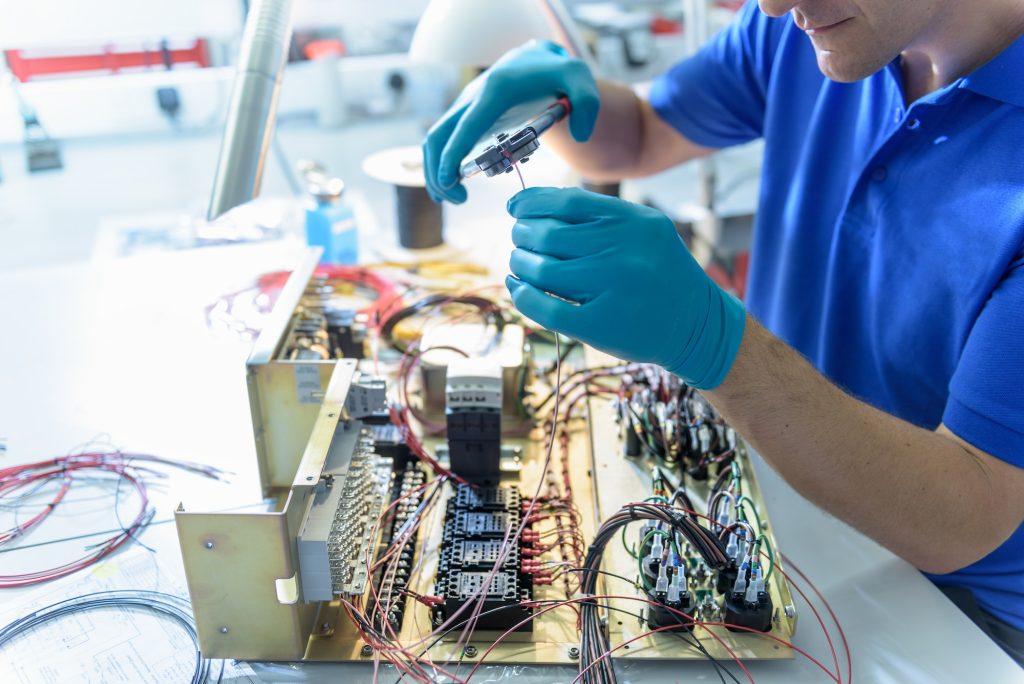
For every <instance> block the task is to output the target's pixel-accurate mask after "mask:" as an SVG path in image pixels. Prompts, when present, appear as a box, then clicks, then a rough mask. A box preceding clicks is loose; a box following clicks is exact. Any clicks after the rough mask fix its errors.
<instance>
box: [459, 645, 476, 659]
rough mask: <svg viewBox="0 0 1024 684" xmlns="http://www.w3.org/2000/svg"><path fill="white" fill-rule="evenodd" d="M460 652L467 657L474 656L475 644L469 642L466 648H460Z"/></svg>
mask: <svg viewBox="0 0 1024 684" xmlns="http://www.w3.org/2000/svg"><path fill="white" fill-rule="evenodd" d="M462 653H463V655H465V656H466V657H467V658H476V646H473V645H472V644H470V645H469V646H466V648H464V649H462Z"/></svg>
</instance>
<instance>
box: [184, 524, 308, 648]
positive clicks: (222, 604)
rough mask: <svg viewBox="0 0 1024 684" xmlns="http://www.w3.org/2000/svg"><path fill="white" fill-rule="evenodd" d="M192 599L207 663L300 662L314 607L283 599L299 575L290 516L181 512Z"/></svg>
mask: <svg viewBox="0 0 1024 684" xmlns="http://www.w3.org/2000/svg"><path fill="white" fill-rule="evenodd" d="M174 517H175V522H176V524H177V527H178V540H179V542H180V544H181V552H182V557H183V559H184V562H185V573H186V575H187V577H188V590H189V596H190V597H191V599H192V611H193V614H194V615H195V621H196V628H197V630H198V632H199V642H200V645H201V648H202V651H203V654H204V655H205V656H207V657H209V658H244V659H256V660H260V659H281V660H295V659H299V658H301V657H302V654H303V652H304V651H305V647H306V641H307V639H308V637H309V634H310V630H311V628H312V620H313V618H314V617H315V611H316V607H315V606H313V605H304V604H301V603H293V604H282V603H280V602H279V601H278V596H277V587H276V584H275V581H276V580H279V579H287V578H290V577H293V576H294V575H295V572H296V568H295V566H294V564H293V563H292V551H291V546H292V544H293V541H292V539H291V538H290V536H289V534H288V529H287V524H286V521H285V515H284V513H189V512H187V511H183V510H181V509H180V508H179V510H178V511H177V512H176V513H175V516H174Z"/></svg>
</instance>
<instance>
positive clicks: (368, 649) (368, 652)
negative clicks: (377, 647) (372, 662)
mask: <svg viewBox="0 0 1024 684" xmlns="http://www.w3.org/2000/svg"><path fill="white" fill-rule="evenodd" d="M359 655H361V656H363V657H364V658H368V657H369V656H372V655H373V647H372V646H370V644H363V647H362V648H361V649H359Z"/></svg>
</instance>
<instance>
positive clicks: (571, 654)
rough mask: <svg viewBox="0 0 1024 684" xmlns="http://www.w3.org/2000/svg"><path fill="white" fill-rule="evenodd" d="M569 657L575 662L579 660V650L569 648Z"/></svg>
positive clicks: (573, 647) (572, 647)
mask: <svg viewBox="0 0 1024 684" xmlns="http://www.w3.org/2000/svg"><path fill="white" fill-rule="evenodd" d="M569 657H570V658H572V659H573V660H576V659H577V658H579V657H580V649H578V648H576V647H575V646H570V647H569Z"/></svg>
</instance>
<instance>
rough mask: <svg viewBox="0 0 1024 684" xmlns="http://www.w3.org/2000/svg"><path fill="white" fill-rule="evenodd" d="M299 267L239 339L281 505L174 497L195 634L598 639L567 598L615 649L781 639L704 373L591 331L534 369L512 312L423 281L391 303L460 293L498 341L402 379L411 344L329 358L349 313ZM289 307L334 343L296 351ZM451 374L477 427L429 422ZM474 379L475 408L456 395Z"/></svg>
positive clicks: (576, 651) (775, 570) (264, 467)
mask: <svg viewBox="0 0 1024 684" xmlns="http://www.w3.org/2000/svg"><path fill="white" fill-rule="evenodd" d="M312 268H313V266H312V265H310V266H308V267H307V268H306V269H304V270H301V271H300V272H297V273H296V274H294V275H293V280H294V281H295V283H296V284H295V286H294V287H293V280H289V283H288V286H287V287H286V288H285V291H284V292H283V293H282V295H281V296H282V299H283V300H284V301H283V302H282V303H281V304H282V305H283V306H284V311H283V313H282V312H279V311H278V310H277V309H275V312H274V319H273V320H274V321H276V322H275V323H274V326H276V327H272V328H270V329H265V330H264V333H263V334H262V335H261V337H260V340H259V341H258V342H257V345H256V347H255V349H254V354H253V358H252V359H251V360H250V375H249V382H250V386H249V387H250V400H251V405H252V409H253V419H254V431H255V436H256V444H257V457H258V462H259V465H260V475H261V482H262V483H263V485H264V490H265V493H267V494H268V495H274V496H276V497H277V502H278V503H277V506H276V508H275V509H274V510H272V511H270V512H265V513H263V512H260V513H254V512H232V513H223V512H203V511H185V510H179V511H178V513H177V515H176V519H177V525H178V532H179V539H180V541H181V546H182V553H183V557H184V562H185V568H186V574H187V577H188V583H189V591H190V593H191V595H192V599H193V610H194V614H195V618H196V623H197V630H198V633H199V639H200V643H201V646H202V649H203V652H204V653H205V654H207V655H208V656H210V657H226V658H237V659H247V660H309V661H356V662H359V661H362V662H373V661H374V660H375V659H376V658H377V657H379V656H380V654H381V653H382V651H385V650H388V649H391V650H394V651H398V652H401V653H402V654H403V655H402V657H403V658H404V657H408V656H409V655H410V654H415V656H414V657H415V658H420V659H427V660H429V661H431V662H434V663H452V662H457V663H459V665H458V667H460V668H461V667H463V665H464V664H465V663H467V662H477V663H478V662H481V661H486V662H488V663H505V664H559V663H561V664H569V663H575V662H582V661H583V660H584V657H590V658H591V659H592V658H593V655H594V651H584V653H583V654H582V655H581V648H582V647H583V642H584V641H586V639H583V638H581V630H580V614H581V613H584V614H587V615H590V614H592V613H593V611H595V610H597V611H598V612H599V614H600V632H601V639H602V649H603V651H609V650H610V651H612V652H613V654H614V657H615V658H616V659H619V658H627V659H640V660H642V659H659V660H660V659H667V660H690V659H693V660H698V659H706V658H714V659H721V660H732V659H733V658H734V657H735V658H742V659H782V658H792V657H794V651H793V650H792V649H791V648H790V647H789V646H788V642H789V641H790V640H791V638H792V635H793V634H794V632H795V629H796V611H795V609H794V604H793V599H792V596H791V594H790V589H789V586H788V583H787V581H786V578H785V573H784V572H783V568H782V565H781V563H780V557H781V554H780V553H779V551H778V549H777V545H776V540H775V537H774V531H773V528H772V526H771V520H770V517H769V515H768V511H767V510H766V509H765V506H764V500H763V498H762V496H761V492H760V489H759V487H758V483H757V477H756V472H755V471H754V469H753V467H752V464H751V459H750V454H749V453H748V451H747V448H746V446H745V444H744V443H743V441H742V439H740V438H739V437H738V436H737V435H736V434H735V433H734V432H733V431H732V429H731V428H730V427H729V426H727V425H726V424H725V423H724V421H722V420H721V419H720V418H719V417H718V416H717V414H715V412H714V410H713V409H712V408H711V407H710V405H709V404H707V402H706V401H705V400H704V399H703V398H702V397H701V396H700V395H699V393H696V392H694V391H693V390H691V389H690V388H687V387H686V386H685V385H683V384H682V383H681V382H680V381H679V379H678V378H675V377H674V376H671V375H670V374H668V373H667V372H665V371H663V370H661V369H658V368H656V367H653V366H644V365H639V364H624V363H622V362H619V361H617V360H615V359H611V358H609V357H606V356H604V355H601V354H599V353H597V352H594V351H593V350H589V349H588V350H585V353H583V354H580V353H577V354H576V355H575V356H564V355H563V358H564V360H565V363H564V364H563V365H562V367H561V368H560V376H561V378H562V382H561V383H556V382H554V380H555V374H554V367H553V366H552V367H551V369H550V370H548V371H545V372H543V373H535V372H534V369H533V367H532V366H533V364H534V363H535V362H534V361H533V360H532V354H531V353H528V352H527V349H528V347H529V343H528V342H527V341H526V340H525V338H524V328H523V327H520V326H518V325H514V324H510V323H509V322H508V321H505V320H503V316H504V314H502V313H501V312H500V310H498V312H497V313H495V310H496V308H497V305H495V304H492V303H490V301H489V300H486V299H482V298H480V297H478V296H475V295H473V296H448V295H438V294H429V295H427V296H426V297H424V298H423V299H421V300H420V301H419V302H414V303H412V304H409V305H407V306H405V308H397V307H395V308H396V310H397V313H392V321H393V320H394V319H395V318H401V317H402V316H405V315H416V314H418V313H420V312H423V311H430V310H431V307H436V306H438V305H449V304H452V303H455V304H458V305H460V306H462V307H463V311H462V312H458V313H457V315H453V316H450V317H449V320H452V321H463V320H464V319H465V317H466V315H467V314H466V311H467V310H468V311H469V312H470V313H472V314H473V315H476V316H483V318H484V321H483V324H482V327H481V328H479V330H480V331H481V333H480V334H483V335H484V336H488V335H492V336H494V340H493V342H490V343H488V348H489V349H492V350H497V351H498V353H496V354H495V355H494V356H493V363H492V364H491V365H492V366H493V372H491V375H490V376H488V377H490V378H491V380H492V381H493V382H492V384H491V385H488V386H487V387H486V388H485V387H484V385H482V384H479V383H480V382H482V381H481V380H480V379H479V378H475V377H471V376H472V373H470V375H467V376H465V377H466V384H464V385H463V386H461V389H459V388H455V389H454V390H453V386H452V377H453V375H452V372H451V370H452V366H450V365H449V366H448V373H447V380H445V371H444V368H445V367H444V366H443V365H436V366H435V365H432V364H428V363H427V362H426V361H424V362H423V364H422V368H421V369H420V370H421V371H422V375H421V376H417V377H420V381H419V383H418V385H417V386H413V387H412V388H410V387H409V386H407V385H404V384H403V382H405V381H407V380H408V378H410V377H413V376H414V374H412V373H411V372H410V371H411V367H410V366H409V365H408V363H407V362H408V359H409V358H411V357H410V355H409V353H408V350H407V349H406V348H405V346H404V345H405V344H407V343H403V345H402V346H401V348H399V349H398V351H399V352H400V354H401V360H400V362H399V363H397V364H394V363H392V364H390V365H388V364H384V363H382V364H380V367H381V368H383V369H384V372H382V373H379V375H378V376H377V377H370V376H371V374H374V375H376V374H377V373H378V370H377V369H378V364H377V363H376V362H371V361H369V360H364V361H362V362H360V361H357V360H354V359H349V358H343V357H345V356H346V355H347V354H348V353H354V354H357V355H358V354H359V353H361V352H360V348H358V347H356V348H355V349H354V350H353V349H348V350H344V349H342V347H343V345H342V344H341V343H340V342H337V341H336V340H341V339H348V338H347V337H345V335H348V334H350V333H351V334H353V335H354V332H353V330H354V328H353V327H352V326H351V325H349V324H346V323H344V320H348V319H344V318H343V317H340V316H333V315H332V316H327V313H330V312H331V309H330V306H331V304H330V301H329V297H327V298H324V297H322V296H321V295H322V294H323V292H322V290H323V288H324V282H323V281H316V280H314V279H311V277H310V276H311V274H312V272H313V271H312ZM353 277H356V278H357V279H358V281H359V282H363V281H364V280H365V279H366V278H367V275H366V274H365V273H362V272H360V273H357V274H355V276H353ZM307 281H308V284H306V283H307ZM382 291H386V289H383V290H382ZM311 293H312V294H311ZM313 295H315V296H313ZM289 297H290V299H289ZM325 302H326V303H325ZM289 311H291V312H293V313H292V314H291V315H287V314H288V313H289ZM310 321H313V322H314V323H315V324H313V323H310ZM318 321H319V322H318ZM299 323H302V324H303V325H306V326H307V327H305V328H302V329H301V331H300V332H301V333H302V335H305V336H307V337H308V338H309V339H311V340H316V339H320V340H321V341H323V340H325V339H326V340H327V341H328V342H331V341H332V340H335V341H334V342H331V344H330V347H331V348H336V349H335V351H334V352H331V351H330V350H329V349H327V346H325V345H321V346H323V347H324V349H322V350H319V351H318V354H319V355H320V356H323V357H324V358H322V359H320V360H319V361H318V360H315V359H314V360H313V361H309V360H306V359H300V358H298V357H296V353H297V352H296V350H300V351H301V350H302V349H305V348H306V347H309V348H310V349H312V348H313V346H315V345H312V344H310V345H305V344H304V343H301V340H299V339H298V338H296V335H297V334H298V333H297V331H299V328H300V326H299ZM332 326H333V327H332ZM307 328H308V329H307ZM393 330H394V327H393V325H390V326H389V324H388V323H384V324H382V325H381V327H380V330H379V334H380V335H381V337H382V338H386V337H390V336H392V332H393ZM442 330H443V328H442ZM478 336H479V335H478ZM427 337H428V335H427V334H426V333H424V334H423V339H427ZM303 339H305V338H303ZM432 339H436V336H434V338H432ZM392 342H395V340H392ZM454 342H455V343H456V344H457V343H459V342H460V340H455V341H454ZM452 344H453V343H452V342H448V341H445V342H444V343H438V342H432V343H431V345H432V348H440V349H451V348H452ZM396 346H397V345H396ZM325 350H326V351H325ZM512 352H515V353H512ZM459 354H464V353H463V352H459V353H457V354H455V355H454V356H456V357H457V356H459ZM556 354H557V348H556ZM467 356H468V354H467ZM424 357H426V354H424ZM437 361H438V362H440V360H439V359H438V360H437ZM311 363H313V364H314V365H309V364H311ZM445 363H452V362H450V361H446V362H445ZM371 369H372V370H371ZM439 371H440V377H438V375H439ZM473 372H475V371H473ZM455 377H457V378H458V377H462V376H459V375H458V374H455ZM396 379H397V381H396ZM403 379H404V380H403ZM439 380H440V382H439ZM484 380H486V378H484ZM446 383H447V386H446ZM385 387H386V393H387V401H386V402H385V398H384V397H385ZM455 390H458V392H462V393H461V394H459V393H458V392H456V391H455ZM478 390H479V391H478ZM484 390H486V391H484ZM438 392H440V393H441V396H440V399H439V397H438ZM445 392H447V393H448V395H447V396H448V398H449V409H451V406H452V405H453V404H451V398H452V397H458V398H459V399H460V401H463V402H465V403H462V404H459V405H458V406H457V407H456V408H455V409H451V410H449V411H448V412H447V418H448V422H447V427H448V429H449V431H451V430H458V431H459V439H460V440H468V441H462V442H460V443H459V447H460V448H459V449H458V450H450V449H449V446H450V444H451V443H450V442H449V441H448V440H446V439H443V438H439V437H430V436H428V435H426V434H425V433H421V432H420V428H421V427H422V428H427V427H429V426H434V429H435V431H436V428H437V427H438V426H440V427H442V428H443V427H444V422H445V419H446V414H445V408H444V406H445V399H444V394H445ZM478 400H479V401H480V402H483V403H484V404H487V407H485V408H481V409H480V411H483V413H481V412H480V411H477V409H476V408H468V407H470V406H471V405H473V404H474V402H477V401H478ZM314 401H315V402H316V403H313V402H314ZM439 407H440V408H439ZM314 410H315V417H314V416H313V411H314ZM438 410H440V411H441V413H437V411H438ZM465 410H471V411H474V412H475V413H473V414H472V415H470V416H467V415H465V414H464V413H462V412H463V411H465ZM408 411H418V412H419V413H417V414H416V415H417V422H418V424H419V426H418V427H417V428H416V429H415V430H414V429H413V427H412V426H413V423H412V422H411V421H410V419H409V418H408V416H407V415H406V413H407V412H408ZM431 411H434V413H431ZM488 411H489V412H491V413H487V412H488ZM493 412H497V413H500V415H501V423H502V425H501V426H500V429H498V428H496V426H495V424H494V422H493V418H494V416H495V415H496V414H495V413H493ZM485 414H486V415H485ZM555 416H558V421H557V426H556V429H555V431H554V433H552V432H551V429H552V421H553V419H554V417H555ZM483 417H486V418H487V420H482V418H483ZM452 434H453V433H452V432H449V435H452ZM485 434H486V435H490V436H489V437H487V438H486V439H485V438H484V435H485ZM552 434H554V436H553V437H552ZM417 435H419V436H417ZM452 439H453V440H454V437H452ZM487 440H490V441H489V442H487ZM484 442H487V443H486V444H484ZM298 444H304V445H305V446H304V448H302V449H298V448H297V446H296V445H298ZM473 449H484V451H480V452H479V453H484V452H485V451H486V453H487V454H489V455H488V459H492V460H493V461H494V462H495V463H500V467H499V472H496V473H494V475H493V477H492V480H493V481H486V482H476V483H466V482H464V481H462V478H461V477H460V475H459V473H458V469H455V471H454V472H453V471H452V470H451V468H452V463H450V462H449V460H448V454H449V453H450V454H451V457H452V458H453V459H455V458H461V459H463V463H465V462H466V460H465V459H466V458H467V454H475V453H478V452H476V451H473ZM467 450H468V451H467ZM499 452H500V458H499ZM470 457H471V456H470ZM472 464H473V463H472V462H471V463H470V465H472ZM469 474H470V473H469V471H466V475H467V476H469ZM442 476H443V477H442ZM624 511H626V512H628V514H629V517H627V518H626V519H625V520H623V517H622V516H623V512H624ZM641 513H642V515H641ZM655 514H657V515H655ZM652 516H653V518H652ZM659 517H660V520H659V519H658V518H659ZM610 521H612V522H615V524H616V525H617V527H616V528H615V535H614V538H612V539H608V538H606V537H607V535H606V534H605V532H606V530H607V526H608V525H609V522H610ZM687 530H689V532H690V533H692V534H689V535H688V534H687V533H686V531H687ZM602 535H604V536H603V537H602ZM599 538H600V539H603V541H602V544H601V545H600V551H601V553H600V555H599V556H598V557H597V560H596V563H595V562H592V561H594V559H593V558H592V557H591V552H593V551H594V549H595V548H598V545H597V539H599ZM588 563H589V565H588ZM588 573H589V574H588ZM596 573H600V574H599V575H597V574H596ZM595 577H596V579H595ZM588 578H589V579H590V580H592V581H593V586H592V587H590V585H587V586H588V589H587V590H586V591H583V587H584V584H585V580H587V579H588ZM587 624H590V625H593V624H594V623H593V622H592V621H591V622H588V623H587ZM467 626H471V628H470V627H467ZM603 651H602V652H603Z"/></svg>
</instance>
